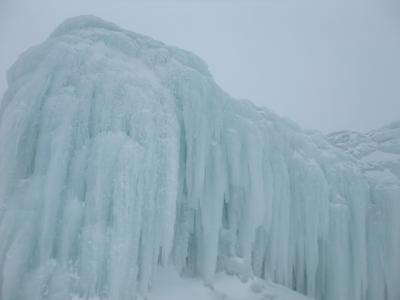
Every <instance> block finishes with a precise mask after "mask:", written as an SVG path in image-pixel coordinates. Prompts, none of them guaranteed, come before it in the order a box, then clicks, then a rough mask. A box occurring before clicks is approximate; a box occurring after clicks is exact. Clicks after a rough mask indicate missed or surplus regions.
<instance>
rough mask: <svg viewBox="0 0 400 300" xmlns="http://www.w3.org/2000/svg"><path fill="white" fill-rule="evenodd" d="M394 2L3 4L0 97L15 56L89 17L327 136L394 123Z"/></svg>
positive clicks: (399, 55) (397, 40)
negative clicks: (197, 62)
mask: <svg viewBox="0 0 400 300" xmlns="http://www.w3.org/2000/svg"><path fill="white" fill-rule="evenodd" d="M398 3H399V2H398V1H397V0H364V1H363V0H330V1H327V0H304V1H303V0H286V1H285V0H272V1H268V0H266V1H238V0H237V1H227V0H226V1H194V0H192V1H184V0H181V1H174V2H172V1H142V2H138V1H122V0H117V1H99V0H97V1H94V0H88V1H78V0H69V1H59V0H52V1H50V0H47V1H29V0H0V45H1V50H0V92H1V94H2V93H3V92H4V90H5V88H6V80H5V74H6V70H7V69H8V68H9V67H10V66H11V64H12V63H13V62H14V61H15V60H16V59H17V57H18V55H19V54H20V53H21V52H22V51H24V50H26V49H27V48H29V47H30V46H33V45H35V44H37V43H40V42H41V41H43V40H45V39H46V37H47V36H48V35H49V34H50V33H51V32H52V31H53V30H54V28H55V27H56V26H57V25H58V24H59V23H61V22H62V21H63V20H64V19H65V18H67V17H71V16H76V15H80V14H93V15H97V16H99V17H102V18H104V19H107V20H109V21H112V22H114V23H116V24H118V25H119V26H121V27H124V28H127V29H129V30H132V31H135V32H139V33H142V34H146V35H150V36H152V37H153V38H155V39H158V40H161V41H163V42H165V43H167V44H171V45H174V46H178V47H181V48H184V49H187V50H190V51H192V52H194V53H196V54H197V55H199V56H200V57H202V58H203V59H204V60H205V61H206V62H207V63H208V65H209V68H210V71H211V72H212V74H213V76H214V77H215V79H216V81H217V83H218V84H219V85H220V86H221V87H222V88H223V89H224V90H225V91H227V92H228V93H229V94H231V95H232V96H234V97H238V98H247V99H249V100H251V101H253V102H254V103H256V104H257V105H260V106H265V107H268V108H270V109H272V110H274V111H275V112H277V113H278V114H280V115H282V116H284V117H287V118H289V119H292V120H294V121H296V122H297V123H299V124H300V125H301V126H303V127H305V128H313V129H318V130H321V131H323V132H330V131H336V130H341V129H352V130H358V131H367V130H370V129H373V128H376V127H379V126H382V125H384V124H386V123H388V122H390V121H393V120H398V119H400V5H399V4H398Z"/></svg>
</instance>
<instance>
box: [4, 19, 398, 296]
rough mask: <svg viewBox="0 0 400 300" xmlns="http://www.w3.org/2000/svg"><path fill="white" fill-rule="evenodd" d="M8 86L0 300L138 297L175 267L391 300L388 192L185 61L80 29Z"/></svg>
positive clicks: (64, 33) (64, 31)
mask: <svg viewBox="0 0 400 300" xmlns="http://www.w3.org/2000/svg"><path fill="white" fill-rule="evenodd" d="M8 82H9V88H8V90H7V92H6V94H5V96H4V98H3V101H2V107H1V109H0V170H1V173H0V271H1V272H0V295H1V296H0V299H2V300H26V299H29V300H36V299H37V300H42V299H43V300H44V299H48V300H66V299H71V297H81V298H83V299H89V298H92V297H93V298H94V297H98V298H100V299H109V300H126V299H134V298H135V295H137V294H145V293H146V292H147V291H148V289H149V288H151V283H152V278H153V275H154V274H155V272H157V267H158V266H159V265H170V264H171V265H173V266H175V267H176V268H177V269H178V270H179V271H180V272H181V273H182V274H183V276H189V275H195V276H201V277H203V278H204V280H205V281H206V282H207V283H209V284H212V281H213V276H214V274H215V272H216V271H218V270H225V271H227V272H230V273H234V274H238V275H239V276H242V277H246V276H251V275H252V274H254V275H256V276H259V277H262V278H270V279H272V280H273V281H275V282H277V283H281V284H284V285H286V286H288V287H291V288H293V289H296V290H298V291H300V292H302V293H304V294H307V295H310V296H313V297H316V298H317V299H324V300H339V299H340V300H364V299H368V300H376V299H378V298H379V299H387V300H398V299H399V297H400V291H399V289H398V287H397V286H396V284H395V280H396V275H398V274H399V271H400V270H399V269H397V266H398V264H397V265H396V264H395V263H398V261H399V254H398V253H397V252H398V251H397V250H398V249H397V242H395V243H391V240H390V237H392V236H395V235H397V234H399V231H393V228H392V226H398V221H396V220H398V219H399V218H398V217H400V207H399V201H398V200H399V199H398V198H399V195H400V192H399V190H394V191H393V192H392V193H391V194H385V193H381V194H379V195H373V193H371V183H370V182H369V180H368V179H367V178H366V177H365V175H364V174H363V173H362V170H361V169H360V167H359V165H358V163H357V161H356V160H355V159H354V158H352V157H351V156H350V155H348V154H345V153H344V152H343V151H342V150H339V149H337V148H335V147H333V146H332V145H331V144H330V143H328V142H327V140H326V139H325V137H323V136H322V135H319V134H318V133H305V132H304V131H302V130H301V129H300V128H299V127H297V125H295V124H293V123H292V122H290V121H287V120H283V119H281V118H279V117H278V116H276V115H274V114H273V113H271V112H270V111H268V110H266V109H264V108H258V107H256V106H254V105H253V104H251V103H250V102H248V101H245V100H236V99H232V98H231V97H230V96H229V95H227V94H225V93H224V92H223V91H222V90H221V89H220V88H219V87H218V86H217V85H216V84H215V82H214V81H213V79H212V77H211V75H210V74H209V72H208V70H207V66H206V65H205V64H204V62H203V61H202V60H201V59H199V58H197V57H196V56H194V55H193V54H190V53H188V52H185V51H183V50H179V49H176V48H173V47H169V46H166V45H164V44H162V43H160V42H157V41H154V40H152V39H150V38H148V37H144V36H141V35H138V34H135V33H132V32H127V31H125V30H122V29H120V28H118V27H117V26H115V25H113V24H110V23H107V22H104V21H102V20H100V19H98V18H95V17H90V16H84V17H77V18H73V19H70V20H67V21H66V22H64V23H63V24H62V25H61V26H59V27H58V29H56V31H55V32H54V33H53V34H52V35H51V36H50V37H49V39H48V40H47V41H45V42H44V43H43V44H41V45H39V46H37V47H35V48H32V49H30V50H29V51H27V52H26V53H24V54H23V55H22V56H21V57H20V59H19V60H18V61H17V62H16V63H15V64H14V66H13V67H12V68H11V70H10V71H9V73H8ZM376 202H379V203H381V204H382V205H380V206H379V207H380V209H381V211H378V210H376V209H373V207H374V206H373V205H372V204H373V203H376ZM385 214H386V215H385ZM387 215H390V218H387ZM376 224H379V227H377V226H376ZM394 224H396V225H394ZM396 228H398V227H396ZM382 236H384V237H385V238H386V237H387V238H388V241H387V243H386V244H385V245H386V246H385V247H384V248H383V247H381V244H380V238H381V237H382ZM396 241H398V240H396ZM375 269H379V272H380V273H376V272H375V271H374V270H375ZM371 270H372V271H371ZM377 274H383V275H384V276H382V277H381V276H377ZM376 277H379V278H376ZM375 280H377V283H376V284H373V283H374V282H375ZM372 286H373V288H372ZM377 295H379V297H378V296H377ZM385 297H386V298H385Z"/></svg>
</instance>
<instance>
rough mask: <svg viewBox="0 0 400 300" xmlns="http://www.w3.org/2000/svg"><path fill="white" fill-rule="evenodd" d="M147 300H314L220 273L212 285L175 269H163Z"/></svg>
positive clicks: (270, 283)
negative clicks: (181, 275) (188, 276)
mask: <svg viewBox="0 0 400 300" xmlns="http://www.w3.org/2000/svg"><path fill="white" fill-rule="evenodd" d="M155 282H156V284H155V285H154V287H153V290H152V292H151V293H150V294H149V295H148V300H176V299H193V300H223V299H225V300H270V299H271V300H272V299H275V300H311V298H308V297H305V296H303V295H301V294H299V293H296V292H293V291H292V290H290V289H287V288H284V287H282V286H279V285H276V284H273V283H272V282H267V281H263V280H260V279H257V278H251V279H248V280H246V281H241V280H240V279H239V278H238V277H236V276H228V275H226V274H223V273H218V274H216V276H215V279H214V282H213V284H212V285H205V284H204V283H202V282H201V281H199V280H198V279H195V278H182V277H180V276H179V275H178V274H177V273H176V271H174V270H173V269H172V270H171V269H161V270H160V271H159V272H158V274H157V276H156V278H155Z"/></svg>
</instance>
